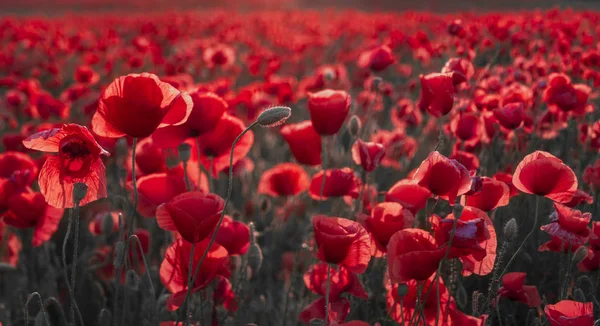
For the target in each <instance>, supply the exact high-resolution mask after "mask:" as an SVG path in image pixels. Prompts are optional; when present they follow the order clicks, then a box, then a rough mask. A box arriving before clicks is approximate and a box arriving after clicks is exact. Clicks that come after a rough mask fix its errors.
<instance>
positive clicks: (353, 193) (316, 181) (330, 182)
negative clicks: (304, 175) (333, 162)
mask: <svg viewBox="0 0 600 326" xmlns="http://www.w3.org/2000/svg"><path fill="white" fill-rule="evenodd" d="M323 172H324V171H323V170H321V171H320V172H319V173H317V174H315V175H314V176H313V177H312V179H311V180H310V187H309V188H308V193H309V195H310V197H311V198H312V199H314V200H327V199H328V198H330V197H344V196H350V197H352V198H354V199H356V198H358V196H359V194H360V188H361V181H360V179H359V178H358V177H357V176H356V175H355V174H354V171H353V170H352V169H350V168H342V169H329V170H326V171H325V173H326V177H325V186H324V187H323V196H321V187H322V184H323V182H322V181H323Z"/></svg>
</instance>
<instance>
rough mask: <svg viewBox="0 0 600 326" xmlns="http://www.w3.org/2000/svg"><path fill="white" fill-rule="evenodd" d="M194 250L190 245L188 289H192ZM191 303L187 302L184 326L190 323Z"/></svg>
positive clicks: (194, 246)
mask: <svg viewBox="0 0 600 326" xmlns="http://www.w3.org/2000/svg"><path fill="white" fill-rule="evenodd" d="M195 248H196V244H195V243H192V249H191V250H190V266H189V268H188V289H191V288H192V287H193V284H192V269H193V268H194V249H195ZM191 302H192V300H188V302H187V307H186V308H185V309H186V321H185V324H186V325H189V324H190V322H191V314H190V310H191Z"/></svg>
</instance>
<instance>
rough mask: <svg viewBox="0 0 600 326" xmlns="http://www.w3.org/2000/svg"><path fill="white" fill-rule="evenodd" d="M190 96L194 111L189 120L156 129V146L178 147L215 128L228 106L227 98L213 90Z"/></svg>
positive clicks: (153, 139)
mask: <svg viewBox="0 0 600 326" xmlns="http://www.w3.org/2000/svg"><path fill="white" fill-rule="evenodd" d="M190 98H191V100H192V111H191V112H190V115H189V118H188V119H187V121H186V122H185V123H184V124H182V125H178V126H168V127H165V128H160V129H156V131H154V133H152V141H153V142H154V143H155V144H156V146H158V147H161V148H169V147H177V146H179V144H181V143H182V142H183V141H184V140H186V139H187V138H192V137H197V136H199V135H202V134H205V133H207V132H210V131H212V130H214V129H215V128H216V127H217V125H218V123H219V122H220V120H221V118H222V117H223V115H224V114H225V112H226V111H227V108H228V104H227V102H225V100H223V99H222V98H221V97H219V96H218V95H217V94H214V93H211V92H201V91H196V92H195V93H191V94H190ZM236 136H237V135H236Z"/></svg>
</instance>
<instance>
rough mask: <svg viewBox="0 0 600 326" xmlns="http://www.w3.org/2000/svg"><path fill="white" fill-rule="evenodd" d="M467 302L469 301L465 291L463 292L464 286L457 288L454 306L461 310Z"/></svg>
mask: <svg viewBox="0 0 600 326" xmlns="http://www.w3.org/2000/svg"><path fill="white" fill-rule="evenodd" d="M468 302H469V299H468V298H467V291H466V290H465V288H464V286H459V287H458V289H457V291H456V304H457V305H458V306H459V307H460V308H461V309H463V308H464V307H465V306H466V305H467V303H468Z"/></svg>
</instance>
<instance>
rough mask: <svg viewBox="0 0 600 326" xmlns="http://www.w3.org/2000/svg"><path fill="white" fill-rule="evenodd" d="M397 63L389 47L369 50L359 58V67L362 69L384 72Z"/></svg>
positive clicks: (383, 46)
mask: <svg viewBox="0 0 600 326" xmlns="http://www.w3.org/2000/svg"><path fill="white" fill-rule="evenodd" d="M395 61H396V58H394V54H393V53H392V49H390V47H389V46H387V45H380V46H377V47H375V48H373V49H370V50H367V51H365V52H363V53H361V54H360V56H359V57H358V61H357V65H358V66H359V67H360V68H362V69H371V70H373V71H382V70H385V68H387V67H389V66H390V65H392V64H393V63H394V62H395Z"/></svg>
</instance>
